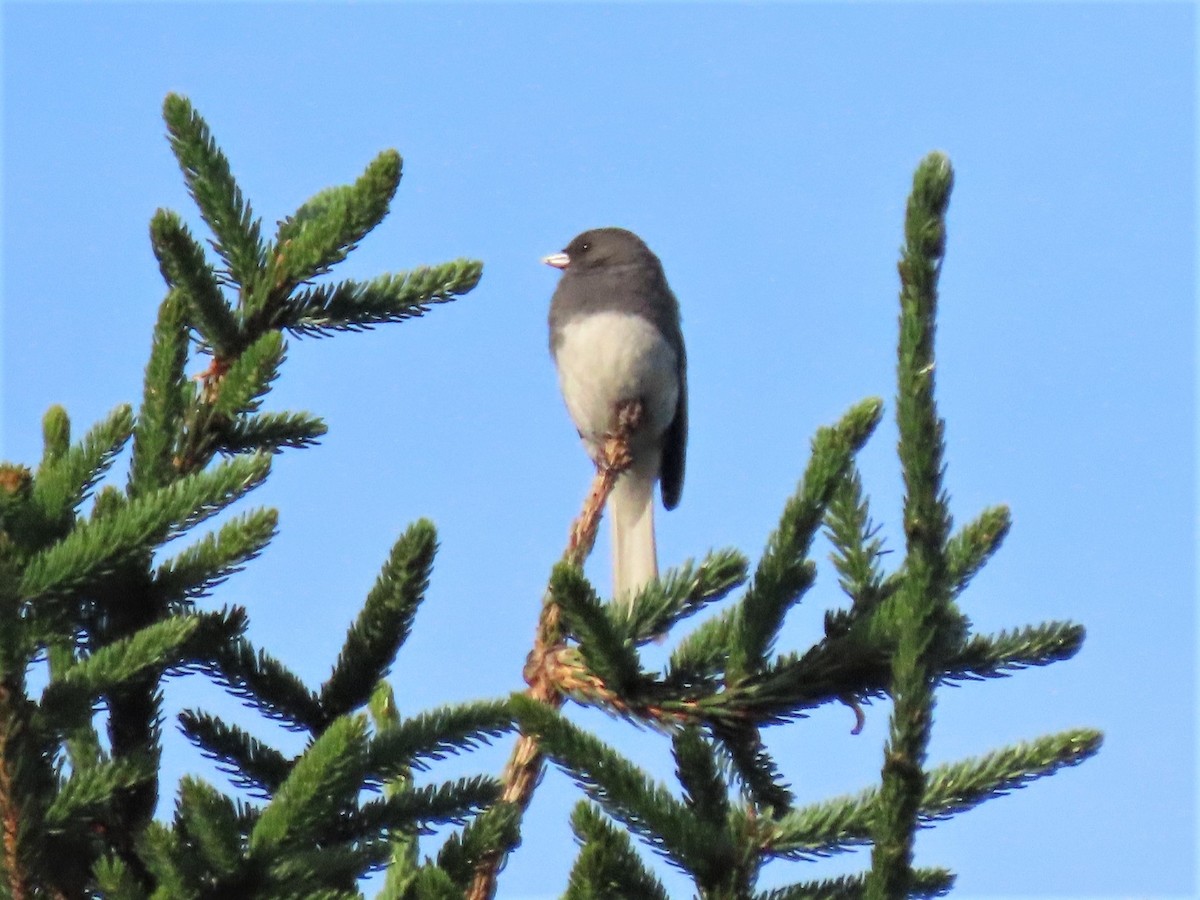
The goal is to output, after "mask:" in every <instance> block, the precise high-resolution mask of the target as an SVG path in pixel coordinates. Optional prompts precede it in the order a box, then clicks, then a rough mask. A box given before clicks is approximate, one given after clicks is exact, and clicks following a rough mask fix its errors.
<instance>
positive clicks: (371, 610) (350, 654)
mask: <svg viewBox="0 0 1200 900" xmlns="http://www.w3.org/2000/svg"><path fill="white" fill-rule="evenodd" d="M436 551H437V531H436V530H435V529H434V527H433V523H432V522H430V521H429V520H427V519H421V520H420V521H418V522H416V523H414V524H413V525H411V526H409V528H408V530H407V531H406V532H405V533H404V534H403V535H402V536H401V537H400V539H399V540H397V541H396V543H395V545H394V546H393V547H392V552H391V556H390V557H389V558H388V561H387V563H386V564H385V565H384V567H383V571H381V572H380V573H379V577H378V579H377V580H376V582H375V585H374V587H372V588H371V591H370V593H368V594H367V601H366V603H365V604H364V605H363V608H362V611H361V612H360V613H359V614H358V618H357V619H356V620H355V622H354V624H353V625H352V626H351V627H350V631H349V633H348V634H347V635H346V642H345V645H344V646H343V647H342V651H341V653H339V654H338V659H337V663H336V664H335V665H334V668H333V672H332V673H331V674H330V676H329V679H328V680H327V681H326V682H325V684H324V685H323V686H322V687H321V693H320V698H321V706H322V707H323V708H324V709H325V712H326V715H328V716H331V717H332V716H339V715H343V714H345V713H348V712H350V711H351V710H354V709H357V708H359V707H361V706H363V705H365V704H366V703H367V701H368V700H369V699H370V698H371V692H372V691H373V690H374V689H375V685H376V684H377V683H378V682H379V681H380V680H381V679H383V678H385V677H386V676H387V672H388V668H389V667H390V666H391V664H392V661H393V660H394V659H395V658H396V653H397V651H398V650H399V649H400V645H401V644H403V643H404V641H405V640H406V639H407V638H408V633H409V631H410V629H411V628H412V620H413V616H414V615H416V611H417V606H418V605H419V604H420V603H421V600H422V599H423V598H424V596H425V591H426V589H427V588H428V587H429V575H430V572H431V570H432V568H433V556H434V553H436Z"/></svg>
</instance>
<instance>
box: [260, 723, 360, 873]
mask: <svg viewBox="0 0 1200 900" xmlns="http://www.w3.org/2000/svg"><path fill="white" fill-rule="evenodd" d="M366 743H367V733H366V720H365V719H364V718H363V717H362V716H343V717H342V718H340V719H337V720H335V721H334V722H332V723H331V724H330V726H329V727H328V728H326V729H325V731H324V733H323V734H321V736H320V737H318V738H317V739H316V741H315V742H313V744H312V745H310V746H309V748H308V749H307V750H306V751H305V753H304V755H303V756H301V757H300V758H299V759H298V760H297V761H296V764H295V765H294V766H293V767H292V771H291V772H290V773H289V774H288V777H287V779H286V780H285V781H284V782H283V784H281V785H280V786H279V790H277V791H276V792H275V797H274V799H273V800H272V801H271V803H270V804H268V805H267V807H266V808H265V809H264V810H263V811H262V815H261V816H260V817H259V819H258V822H257V823H256V824H255V826H254V829H253V831H251V832H250V843H249V848H250V853H251V855H252V856H253V857H258V858H262V859H268V858H270V857H271V856H273V855H274V854H275V853H276V852H277V851H278V850H279V849H281V848H282V847H284V846H287V845H292V846H300V845H304V844H310V843H311V842H312V841H313V839H314V838H315V837H316V835H317V834H319V833H320V832H321V830H322V828H323V827H324V826H325V825H327V824H328V823H329V822H330V821H336V820H337V818H338V816H339V814H340V813H341V812H342V810H343V807H344V805H345V803H346V800H347V798H349V797H352V796H353V795H354V794H355V793H356V792H357V790H358V786H359V784H361V779H362V774H363V768H364V766H363V761H364V756H365V751H366Z"/></svg>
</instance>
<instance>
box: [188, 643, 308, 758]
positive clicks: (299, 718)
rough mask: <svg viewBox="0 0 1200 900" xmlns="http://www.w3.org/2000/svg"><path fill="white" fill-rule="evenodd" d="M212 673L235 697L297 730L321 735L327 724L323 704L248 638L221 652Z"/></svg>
mask: <svg viewBox="0 0 1200 900" xmlns="http://www.w3.org/2000/svg"><path fill="white" fill-rule="evenodd" d="M210 674H211V675H212V677H213V678H214V679H216V680H217V681H218V682H219V683H221V684H223V685H224V686H225V688H226V689H227V690H228V691H229V692H230V693H232V694H233V695H234V696H235V697H237V698H238V699H240V700H242V701H243V702H244V703H246V704H247V705H248V706H253V707H255V708H256V709H257V710H258V711H259V712H261V713H262V714H263V715H264V716H266V717H267V718H270V719H275V720H276V721H279V722H281V723H282V724H283V725H284V727H285V728H289V729H291V730H293V731H308V732H309V733H311V734H319V733H320V732H321V730H322V728H323V727H324V726H325V725H326V724H327V722H326V717H325V711H324V710H323V709H322V708H321V704H320V701H319V700H318V698H317V697H316V695H314V694H313V692H312V691H310V690H309V689H308V688H307V687H305V685H304V682H303V681H301V680H300V679H299V678H298V677H297V676H296V675H295V674H293V673H292V671H291V670H290V669H288V668H287V667H286V666H285V665H284V664H283V663H281V662H280V661H279V660H277V659H275V657H273V656H271V655H270V654H268V653H267V652H265V651H263V650H259V651H257V652H256V651H255V649H254V646H253V645H252V644H251V643H250V642H249V641H248V640H246V639H245V638H238V639H237V640H236V641H232V642H230V643H229V644H228V645H227V646H225V647H223V648H221V649H219V650H218V652H217V654H216V656H215V658H214V660H213V663H212V669H211V671H210Z"/></svg>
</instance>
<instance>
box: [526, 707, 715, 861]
mask: <svg viewBox="0 0 1200 900" xmlns="http://www.w3.org/2000/svg"><path fill="white" fill-rule="evenodd" d="M513 704H514V708H515V709H516V712H517V720H518V721H519V722H520V723H521V727H522V729H523V731H524V733H532V734H534V735H535V736H536V737H537V739H538V742H539V746H540V747H541V749H542V752H543V753H545V754H546V755H547V756H549V757H550V758H551V759H553V760H554V761H555V763H557V764H558V765H559V766H560V767H561V768H562V769H563V771H564V772H566V774H567V775H569V776H570V777H571V778H572V779H574V780H575V781H576V782H577V783H578V784H579V786H580V787H581V788H583V790H584V792H585V793H586V794H587V795H588V796H589V797H591V798H592V799H593V800H594V801H596V802H597V803H601V804H602V805H603V806H604V808H605V809H606V810H607V811H608V812H609V813H610V814H611V815H613V816H615V817H616V818H617V819H619V820H620V821H621V822H623V823H624V824H625V825H626V827H628V828H629V829H630V830H632V831H633V832H634V833H635V834H637V835H639V836H640V837H642V838H643V839H644V840H645V841H646V842H647V843H649V844H650V846H651V847H653V848H654V849H655V850H656V851H657V852H659V853H660V854H662V855H663V856H664V857H665V858H666V859H667V860H668V861H669V862H671V863H672V864H673V865H675V866H677V867H678V868H680V869H681V870H682V871H684V872H686V873H688V874H690V875H692V876H693V877H694V878H696V879H697V880H698V881H702V880H704V873H706V872H708V871H710V870H711V869H713V868H717V867H721V866H722V864H723V863H724V864H729V863H730V860H729V856H728V848H727V847H725V846H723V845H724V844H725V841H724V837H725V836H724V834H723V831H724V829H723V828H716V827H713V826H712V825H711V824H710V823H706V822H701V821H700V820H699V819H698V818H697V817H696V816H694V815H693V814H692V813H691V812H690V811H689V809H688V807H687V806H686V805H684V804H683V803H681V802H680V801H679V800H676V799H675V798H674V797H673V796H671V794H670V792H668V791H667V789H666V788H665V787H663V786H662V785H661V784H657V783H655V782H652V781H650V780H649V779H648V778H647V777H646V776H645V775H644V774H643V773H642V772H641V771H640V770H639V769H638V768H637V767H636V766H635V765H633V763H631V762H629V761H628V760H626V759H625V758H624V757H622V756H621V755H620V754H619V753H617V752H616V751H615V750H613V749H612V748H611V747H609V746H607V745H606V744H604V743H603V742H601V741H600V740H598V739H597V738H595V737H593V736H592V735H590V734H588V733H586V732H584V731H582V730H580V729H579V728H577V727H575V726H574V725H572V724H571V723H570V722H568V721H567V720H566V719H565V718H563V717H562V715H560V714H559V713H558V712H556V711H554V710H553V709H550V708H549V707H548V706H547V705H546V704H544V703H537V702H535V701H533V700H531V699H529V698H527V697H521V696H517V697H514V698H513Z"/></svg>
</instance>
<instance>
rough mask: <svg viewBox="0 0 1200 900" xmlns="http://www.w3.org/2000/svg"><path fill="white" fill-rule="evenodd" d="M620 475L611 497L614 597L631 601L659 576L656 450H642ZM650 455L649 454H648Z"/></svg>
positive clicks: (623, 600)
mask: <svg viewBox="0 0 1200 900" xmlns="http://www.w3.org/2000/svg"><path fill="white" fill-rule="evenodd" d="M639 456H640V457H643V458H639V459H638V460H637V462H635V463H634V465H633V466H632V467H631V468H629V469H628V470H626V471H625V472H624V474H622V475H621V477H620V478H618V479H617V483H616V486H615V487H614V488H613V492H612V494H610V495H609V498H608V511H609V515H610V516H611V517H612V551H613V597H614V598H615V599H616V600H617V602H620V603H631V602H632V601H633V597H634V595H635V594H636V593H637V592H638V591H639V590H641V589H642V588H643V587H645V585H646V584H647V583H649V582H650V581H653V580H654V579H655V578H657V577H658V552H657V550H656V548H655V544H654V483H655V481H656V480H657V478H658V468H659V459H658V454H657V453H648V452H643V453H641V454H639ZM645 457H648V458H645Z"/></svg>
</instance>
